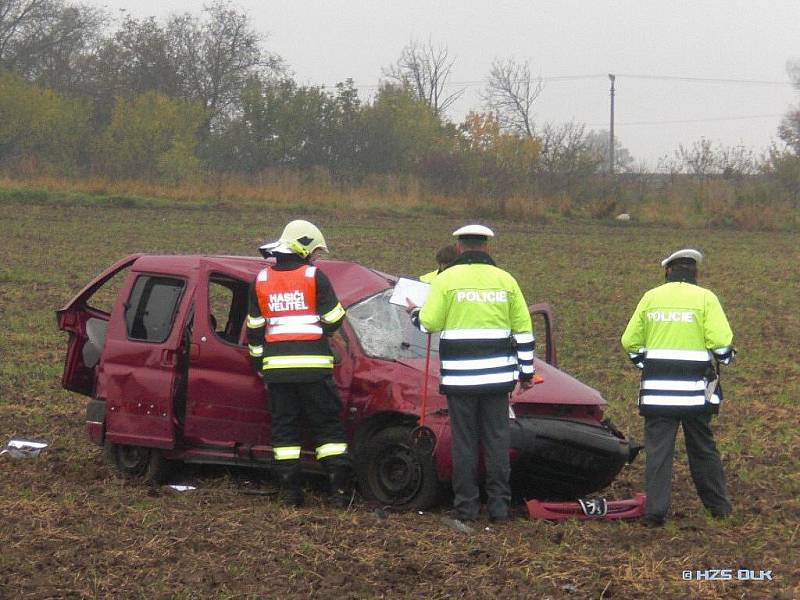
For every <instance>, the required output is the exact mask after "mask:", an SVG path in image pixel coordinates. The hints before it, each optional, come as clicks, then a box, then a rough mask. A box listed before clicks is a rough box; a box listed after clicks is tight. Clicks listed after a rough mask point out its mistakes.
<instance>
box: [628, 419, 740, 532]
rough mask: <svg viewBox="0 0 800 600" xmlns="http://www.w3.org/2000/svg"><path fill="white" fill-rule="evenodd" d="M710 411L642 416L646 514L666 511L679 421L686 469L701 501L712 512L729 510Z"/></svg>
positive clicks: (655, 514) (661, 515) (719, 513)
mask: <svg viewBox="0 0 800 600" xmlns="http://www.w3.org/2000/svg"><path fill="white" fill-rule="evenodd" d="M710 422H711V415H693V416H685V417H653V416H648V417H645V420H644V448H645V453H646V454H647V459H646V465H645V482H646V487H647V503H646V506H645V514H647V515H648V516H653V517H656V518H660V519H663V518H665V517H666V515H667V511H668V510H669V503H670V494H671V489H672V458H673V454H674V451H675V436H676V434H677V431H678V425H683V436H684V439H685V440H686V455H687V456H688V458H689V470H690V472H691V474H692V480H693V481H694V485H695V487H696V488H697V494H698V495H699V496H700V500H702V502H703V505H704V506H705V507H706V508H707V509H708V510H710V511H711V512H712V513H713V514H716V515H723V514H727V513H729V512H730V511H731V503H730V501H729V500H728V495H727V493H726V492H725V474H724V472H723V470H722V461H721V460H720V457H719V452H718V451H717V446H716V444H715V443H714V436H713V434H712V433H711V428H710V427H709V423H710Z"/></svg>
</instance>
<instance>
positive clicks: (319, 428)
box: [267, 377, 351, 472]
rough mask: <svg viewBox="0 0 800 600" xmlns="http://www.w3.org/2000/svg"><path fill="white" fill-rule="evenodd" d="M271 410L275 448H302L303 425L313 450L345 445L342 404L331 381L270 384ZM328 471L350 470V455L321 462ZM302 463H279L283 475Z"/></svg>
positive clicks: (268, 388)
mask: <svg viewBox="0 0 800 600" xmlns="http://www.w3.org/2000/svg"><path fill="white" fill-rule="evenodd" d="M267 392H268V395H269V409H270V414H271V415H272V426H271V429H272V445H273V446H274V447H281V446H284V447H285V446H302V444H303V439H302V437H301V433H300V432H301V425H302V424H303V423H304V419H305V422H307V423H308V426H309V429H310V430H311V435H312V437H313V440H314V446H315V447H317V448H319V447H320V446H322V445H324V444H332V443H345V442H346V441H347V438H346V437H345V433H344V427H343V426H342V422H341V420H340V419H339V413H340V412H341V410H342V402H341V400H340V399H339V394H338V392H337V391H336V387H335V384H334V383H333V379H332V378H331V377H326V378H325V379H322V380H320V381H312V382H291V383H276V382H269V383H267ZM321 462H322V464H323V465H324V466H325V468H326V469H327V470H329V471H335V470H336V469H337V468H338V467H349V466H350V462H351V459H350V456H349V455H348V454H346V453H345V454H335V455H333V456H328V457H325V458H322V459H321ZM299 467H300V461H299V460H283V461H278V468H279V469H280V470H281V471H283V472H287V471H290V472H295V471H296V470H299Z"/></svg>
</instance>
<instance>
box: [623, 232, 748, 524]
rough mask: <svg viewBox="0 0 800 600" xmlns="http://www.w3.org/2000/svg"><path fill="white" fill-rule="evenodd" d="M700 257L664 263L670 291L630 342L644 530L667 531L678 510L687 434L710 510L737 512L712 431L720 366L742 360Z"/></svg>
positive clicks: (648, 298) (688, 253)
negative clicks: (674, 485) (679, 459)
mask: <svg viewBox="0 0 800 600" xmlns="http://www.w3.org/2000/svg"><path fill="white" fill-rule="evenodd" d="M702 258H703V255H702V254H701V253H700V252H698V251H697V250H694V249H691V248H686V249H683V250H679V251H677V252H675V253H673V254H671V255H670V256H668V257H667V258H666V259H664V260H663V261H662V262H661V266H662V267H665V268H666V277H665V279H666V283H664V284H663V285H661V286H658V287H656V288H654V289H652V290H650V291H648V292H647V293H645V295H644V296H643V297H642V299H641V300H640V301H639V305H638V306H637V307H636V310H635V311H634V313H633V316H632V317H631V319H630V322H629V323H628V326H627V328H626V329H625V333H623V335H622V345H623V347H624V348H625V350H627V351H628V354H629V356H630V359H631V361H632V362H633V364H634V365H636V366H637V367H638V368H640V369H642V381H641V386H640V391H639V414H640V415H642V416H643V417H644V423H645V424H644V428H645V442H644V444H645V452H646V454H647V459H646V466H645V480H646V488H647V502H646V506H645V517H644V519H643V524H644V525H645V526H648V527H658V526H661V525H663V524H664V521H665V519H666V515H667V511H668V510H669V504H670V489H671V482H672V456H673V451H674V449H675V436H676V433H677V430H678V426H679V425H681V426H683V435H684V438H685V440H686V454H687V456H688V458H689V469H690V471H691V474H692V479H693V480H694V484H695V487H696V488H697V493H698V495H699V496H700V499H701V500H702V502H703V505H704V506H705V507H706V509H708V510H709V512H710V513H711V514H712V516H714V517H724V516H726V515H728V514H729V513H730V512H731V504H730V501H729V500H728V496H727V494H726V492H725V475H724V473H723V470H722V462H721V461H720V457H719V452H718V451H717V447H716V445H715V444H714V437H713V435H712V433H711V429H710V427H709V423H710V421H711V416H712V415H714V414H716V413H718V412H719V406H720V402H721V401H722V387H721V386H720V385H719V366H718V365H719V364H720V363H722V364H728V363H729V362H730V361H731V360H732V359H733V356H734V354H735V351H734V349H733V346H732V345H731V342H732V340H733V333H732V332H731V328H730V325H728V320H727V318H726V317H725V313H724V312H723V310H722V306H721V305H720V303H719V300H718V299H717V297H716V296H715V295H714V294H713V293H712V292H710V291H709V290H707V289H704V288H702V287H700V286H698V285H697V264H698V263H699V262H700V261H701V260H702Z"/></svg>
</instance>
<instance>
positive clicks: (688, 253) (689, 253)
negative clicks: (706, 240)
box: [661, 248, 703, 267]
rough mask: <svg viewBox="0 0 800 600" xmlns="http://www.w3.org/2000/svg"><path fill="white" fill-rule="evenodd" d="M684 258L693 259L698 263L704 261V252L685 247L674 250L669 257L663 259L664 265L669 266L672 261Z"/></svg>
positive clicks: (662, 263)
mask: <svg viewBox="0 0 800 600" xmlns="http://www.w3.org/2000/svg"><path fill="white" fill-rule="evenodd" d="M679 259H683V260H693V261H694V262H696V263H699V262H702V260H703V254H702V253H701V252H700V251H699V250H695V249H694V248H684V249H683V250H678V251H677V252H673V253H672V254H670V255H669V256H668V257H667V258H665V259H664V260H662V261H661V266H662V267H668V266H669V265H670V264H671V263H672V262H674V261H676V260H679Z"/></svg>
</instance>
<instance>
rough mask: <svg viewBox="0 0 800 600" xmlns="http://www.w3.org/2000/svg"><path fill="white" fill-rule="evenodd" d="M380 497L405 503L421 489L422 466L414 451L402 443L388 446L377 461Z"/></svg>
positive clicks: (383, 499)
mask: <svg viewBox="0 0 800 600" xmlns="http://www.w3.org/2000/svg"><path fill="white" fill-rule="evenodd" d="M375 470H376V475H377V482H376V483H377V484H378V488H379V489H378V491H379V497H380V499H381V500H382V501H385V502H389V503H392V504H404V503H405V502H408V501H409V500H411V499H412V498H413V497H414V496H415V495H416V493H417V492H418V491H419V487H420V483H421V481H422V466H421V465H420V464H419V461H418V460H417V457H416V456H415V454H414V452H413V451H412V450H411V449H410V448H408V447H406V446H400V445H393V446H390V447H388V448H386V450H385V452H384V453H383V454H382V455H381V456H380V458H379V459H378V460H377V461H376V466H375Z"/></svg>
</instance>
